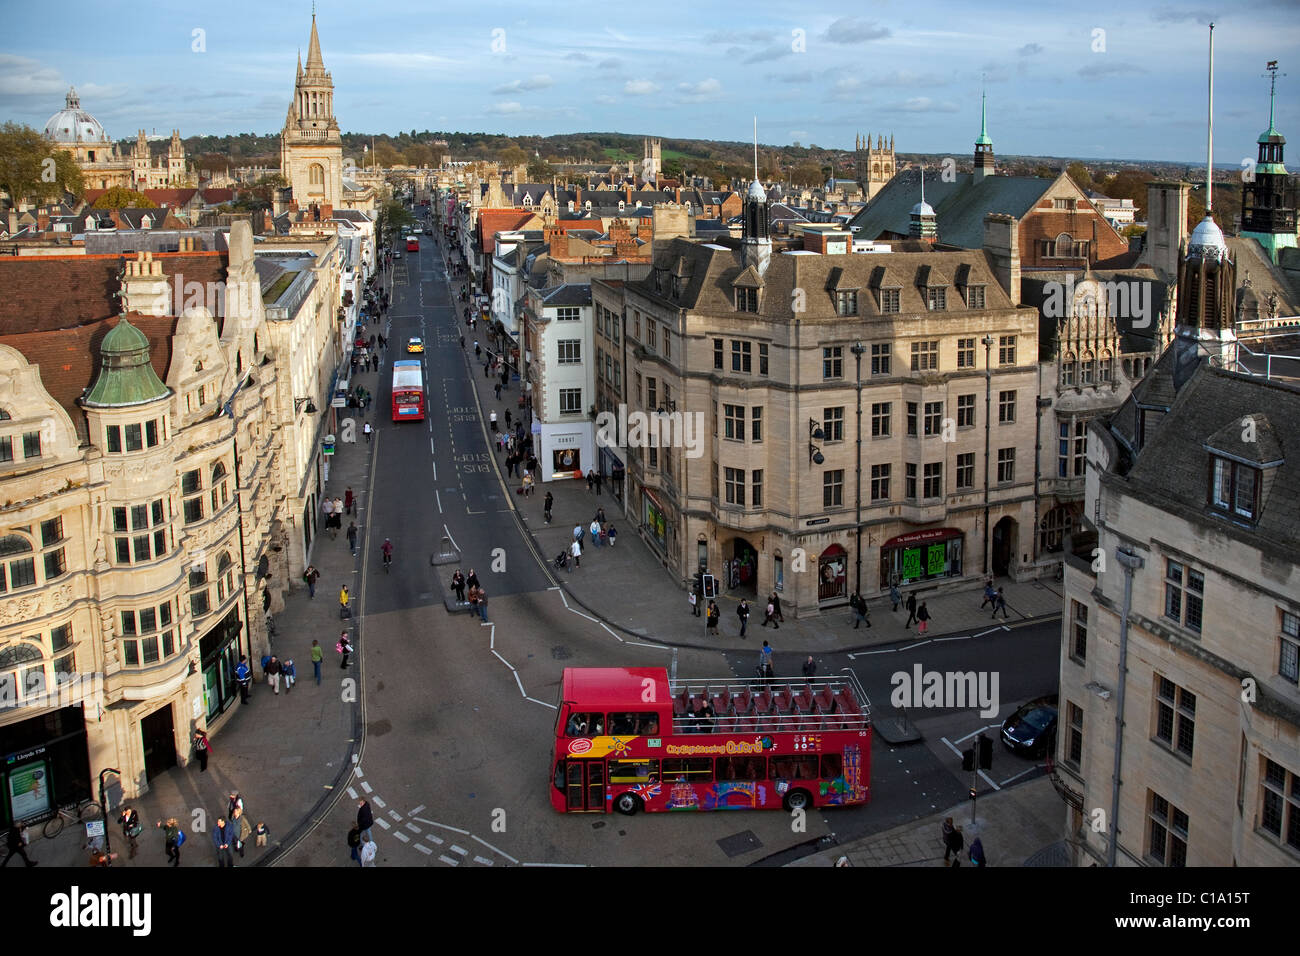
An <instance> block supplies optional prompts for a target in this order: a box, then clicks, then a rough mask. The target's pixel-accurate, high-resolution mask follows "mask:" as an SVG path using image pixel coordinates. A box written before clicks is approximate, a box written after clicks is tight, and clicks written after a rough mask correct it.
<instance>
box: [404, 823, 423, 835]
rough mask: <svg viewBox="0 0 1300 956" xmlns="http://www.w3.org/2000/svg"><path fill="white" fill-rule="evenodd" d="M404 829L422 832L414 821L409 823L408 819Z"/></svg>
mask: <svg viewBox="0 0 1300 956" xmlns="http://www.w3.org/2000/svg"><path fill="white" fill-rule="evenodd" d="M406 829H408V830H410V831H411V832H412V833H423V832H424V831H423V830H421V829H420V828H419V827H417V826H416V825H415V824H414V823H411V822H410V821H409V820H408V821H407V824H406Z"/></svg>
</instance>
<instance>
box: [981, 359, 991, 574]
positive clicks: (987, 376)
mask: <svg viewBox="0 0 1300 956" xmlns="http://www.w3.org/2000/svg"><path fill="white" fill-rule="evenodd" d="M983 341H984V574H985V576H986V577H987V576H988V573H989V454H990V452H989V445H990V443H991V442H992V440H993V419H992V418H991V416H992V414H993V336H991V335H986V336H984V340H983Z"/></svg>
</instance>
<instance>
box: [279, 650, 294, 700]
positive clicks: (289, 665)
mask: <svg viewBox="0 0 1300 956" xmlns="http://www.w3.org/2000/svg"><path fill="white" fill-rule="evenodd" d="M280 675H281V676H282V677H283V678H284V692H285V693H286V694H288V693H289V691H291V690H293V685H294V684H295V683H297V681H298V669H297V668H296V667H294V666H293V659H292V658H290V659H289V660H287V661H285V662H284V663H283V664H281V665H280Z"/></svg>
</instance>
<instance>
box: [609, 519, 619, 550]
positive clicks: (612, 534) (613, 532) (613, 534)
mask: <svg viewBox="0 0 1300 956" xmlns="http://www.w3.org/2000/svg"><path fill="white" fill-rule="evenodd" d="M607 530H608V533H609V546H610V547H611V548H612V547H614V542H615V541H616V540H618V529H617V528H615V527H614V526H613V525H612V524H611V525H610V526H609V528H608V529H607Z"/></svg>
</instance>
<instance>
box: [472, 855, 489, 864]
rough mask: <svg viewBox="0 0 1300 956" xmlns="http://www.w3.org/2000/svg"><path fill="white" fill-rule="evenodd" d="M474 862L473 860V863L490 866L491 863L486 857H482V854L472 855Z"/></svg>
mask: <svg viewBox="0 0 1300 956" xmlns="http://www.w3.org/2000/svg"><path fill="white" fill-rule="evenodd" d="M474 862H475V863H478V864H481V865H482V866H491V865H492V861H491V860H489V859H487V857H482V856H476V857H474Z"/></svg>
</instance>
